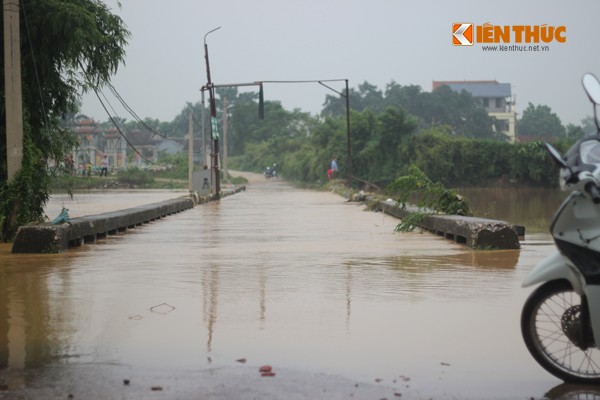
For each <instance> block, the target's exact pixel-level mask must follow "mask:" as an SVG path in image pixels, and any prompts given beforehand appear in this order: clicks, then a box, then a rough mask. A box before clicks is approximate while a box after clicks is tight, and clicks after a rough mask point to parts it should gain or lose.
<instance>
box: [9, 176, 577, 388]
mask: <svg viewBox="0 0 600 400" xmlns="http://www.w3.org/2000/svg"><path fill="white" fill-rule="evenodd" d="M179 195H181V193H173V192H168V193H164V192H148V193H145V194H144V195H142V196H141V197H140V194H139V192H135V193H127V192H124V193H104V194H93V195H92V194H87V195H85V194H81V195H76V199H78V200H77V201H75V202H71V203H69V206H68V207H67V208H70V212H71V215H72V216H76V215H77V213H78V212H80V213H82V214H85V213H96V212H104V211H106V209H103V208H102V207H106V204H107V203H111V204H113V205H114V207H117V208H127V207H130V206H132V205H135V204H134V203H136V202H140V201H141V202H145V203H149V202H155V201H160V200H163V199H164V198H165V197H176V196H179ZM86 196H90V198H88V197H86ZM92 196H93V198H92ZM66 202H67V200H65V198H61V197H60V196H59V197H57V198H55V199H53V201H52V202H51V204H50V205H49V210H52V213H50V211H49V214H50V216H51V217H52V216H53V214H55V213H57V211H60V207H61V206H62V205H65V204H66ZM125 205H126V206H125ZM120 206H123V207H120ZM86 207H87V208H86ZM94 210H97V211H96V212H93V211H94ZM397 222H398V221H397V220H396V219H394V218H392V217H389V216H386V215H383V214H380V213H373V212H370V211H365V210H364V206H363V205H359V204H354V203H348V202H346V201H345V200H344V199H343V198H342V197H340V196H338V195H336V194H333V193H329V192H317V191H309V190H300V189H296V188H293V187H292V186H290V185H288V184H286V183H285V182H282V181H279V180H269V181H263V180H260V181H257V182H253V183H251V184H249V185H248V188H247V190H246V191H245V192H241V193H239V194H236V195H233V196H229V197H225V198H223V199H222V200H220V201H219V202H212V203H209V204H205V205H201V206H197V207H196V208H194V209H192V210H188V211H185V212H183V213H180V214H177V215H173V216H169V217H167V218H165V219H163V220H160V221H156V222H153V223H150V224H147V225H144V226H142V227H139V228H136V229H134V230H129V231H128V232H127V233H125V234H119V235H117V236H110V237H108V238H106V239H102V240H99V241H98V242H96V243H94V244H85V245H83V246H82V247H79V248H76V249H71V250H69V251H67V252H64V253H62V254H57V255H12V254H10V245H7V244H3V245H1V246H0V399H34V398H64V399H66V398H68V396H71V397H72V398H80V399H81V398H85V399H104V398H111V399H112V398H118V399H125V398H126V399H129V398H132V399H133V398H136V399H137V398H159V399H174V398H176V399H187V398H198V399H200V398H202V399H204V398H214V399H221V398H223V399H225V398H231V399H246V398H247V399H250V398H262V399H265V398H272V399H276V398H286V399H292V398H327V399H331V398H349V397H354V398H369V399H371V398H372V399H381V398H388V399H393V398H402V399H425V398H432V399H468V398H473V399H487V398H489V399H530V398H550V397H552V396H553V394H552V393H557V392H558V391H561V390H562V391H563V392H564V391H565V390H566V391H568V390H572V391H573V392H575V391H577V390H582V389H581V388H577V387H572V388H571V387H565V386H560V384H561V382H560V381H558V380H557V379H555V378H553V377H552V376H550V375H549V374H547V373H546V372H544V371H543V370H542V369H541V367H539V366H538V365H537V364H536V363H535V362H534V361H533V359H532V358H531V357H530V356H529V354H528V353H527V350H526V348H525V346H524V344H523V342H522V340H521V336H520V328H519V316H520V309H521V305H522V304H523V302H524V300H525V298H526V296H527V295H528V293H529V292H530V290H527V289H522V288H521V287H520V282H521V281H522V279H523V278H524V276H525V274H526V273H527V272H528V271H529V270H530V269H531V268H532V267H533V266H534V265H535V264H536V263H537V262H538V261H540V260H541V259H543V258H544V257H546V256H547V255H549V254H550V253H551V252H552V251H553V247H552V246H551V242H550V238H549V236H548V237H546V238H541V239H540V237H539V236H538V237H536V240H534V241H531V242H528V241H527V240H525V241H524V243H523V245H522V248H521V249H520V250H514V251H474V250H471V249H468V248H466V247H464V246H463V245H459V244H455V243H453V242H451V241H448V240H445V239H443V238H441V237H437V236H434V235H431V234H429V233H418V232H413V233H397V232H394V227H395V225H396V224H397ZM264 364H269V365H271V366H272V367H273V372H275V373H276V375H275V376H274V377H268V378H267V377H260V376H259V372H258V368H259V367H260V366H261V365H264Z"/></svg>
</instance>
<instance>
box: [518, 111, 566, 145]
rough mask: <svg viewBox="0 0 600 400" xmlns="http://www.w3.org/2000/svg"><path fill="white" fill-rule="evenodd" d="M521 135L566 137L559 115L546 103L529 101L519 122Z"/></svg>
mask: <svg viewBox="0 0 600 400" xmlns="http://www.w3.org/2000/svg"><path fill="white" fill-rule="evenodd" d="M517 127H518V133H519V136H530V137H550V138H557V139H558V138H564V137H565V128H564V127H563V126H562V123H561V122H560V118H558V115H556V114H555V113H553V112H552V109H551V108H550V107H548V106H545V105H539V104H538V105H537V106H534V105H533V104H531V103H529V105H528V106H527V108H526V109H525V110H524V111H523V116H522V117H521V119H520V120H519V122H518V126H517Z"/></svg>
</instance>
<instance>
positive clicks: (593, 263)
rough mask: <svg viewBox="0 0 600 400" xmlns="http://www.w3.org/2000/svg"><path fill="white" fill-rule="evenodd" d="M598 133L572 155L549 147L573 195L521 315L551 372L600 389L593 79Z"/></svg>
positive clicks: (598, 99)
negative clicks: (595, 129)
mask: <svg viewBox="0 0 600 400" xmlns="http://www.w3.org/2000/svg"><path fill="white" fill-rule="evenodd" d="M582 83H583V87H584V89H585V92H586V93H587V95H588V97H589V99H590V101H591V102H592V103H593V108H594V120H595V122H596V128H597V131H596V133H595V134H592V135H591V136H588V137H585V138H583V139H581V140H579V141H578V142H577V143H575V144H574V145H573V146H572V147H571V148H570V149H569V150H568V151H567V153H566V154H565V156H564V157H563V156H561V154H560V153H559V152H558V150H556V149H555V148H554V147H553V146H552V145H550V144H548V143H545V146H546V149H547V150H548V152H549V153H550V155H551V157H552V159H554V161H555V162H556V163H557V164H558V166H559V167H560V174H559V182H560V185H561V188H562V189H563V190H565V191H570V194H569V195H568V196H567V198H566V199H565V200H564V202H563V203H562V205H561V206H560V207H559V209H558V210H557V212H556V214H555V216H554V219H553V220H552V223H551V225H550V232H551V234H552V237H553V239H554V242H555V245H556V247H557V250H558V251H557V252H556V253H555V254H553V255H551V256H549V257H548V258H546V259H545V260H543V261H542V262H540V263H539V264H538V265H536V266H535V267H534V268H533V269H532V270H531V272H530V273H529V274H528V276H527V277H526V278H525V280H524V281H523V283H522V286H523V287H529V286H532V285H536V284H540V285H539V286H538V287H537V288H536V289H535V290H534V291H533V292H532V293H531V294H530V295H529V297H528V298H527V300H526V302H525V304H524V306H523V310H522V313H521V333H522V336H523V339H524V341H525V345H526V346H527V349H528V350H529V352H530V353H531V355H532V356H533V358H534V359H535V360H536V361H537V362H538V364H540V365H541V366H542V367H543V368H544V369H545V370H546V371H548V372H550V373H551V374H552V375H554V376H556V377H557V378H560V379H562V380H563V381H565V382H570V383H586V384H599V383H600V349H599V345H600V189H599V185H600V126H599V122H598V117H597V115H596V106H598V105H600V82H599V81H598V79H597V78H596V77H595V76H594V75H592V74H586V75H585V76H584V77H583V80H582Z"/></svg>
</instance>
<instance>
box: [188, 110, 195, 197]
mask: <svg viewBox="0 0 600 400" xmlns="http://www.w3.org/2000/svg"><path fill="white" fill-rule="evenodd" d="M192 115H193V114H192V113H191V112H190V115H189V116H188V140H189V141H188V186H189V189H190V192H192V191H193V190H194V124H193V121H192Z"/></svg>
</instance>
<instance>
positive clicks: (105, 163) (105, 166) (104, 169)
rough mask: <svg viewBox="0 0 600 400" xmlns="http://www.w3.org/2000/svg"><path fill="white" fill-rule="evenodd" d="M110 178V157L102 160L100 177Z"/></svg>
mask: <svg viewBox="0 0 600 400" xmlns="http://www.w3.org/2000/svg"><path fill="white" fill-rule="evenodd" d="M102 175H104V176H108V156H104V158H103V159H102V169H101V170H100V176H102Z"/></svg>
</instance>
